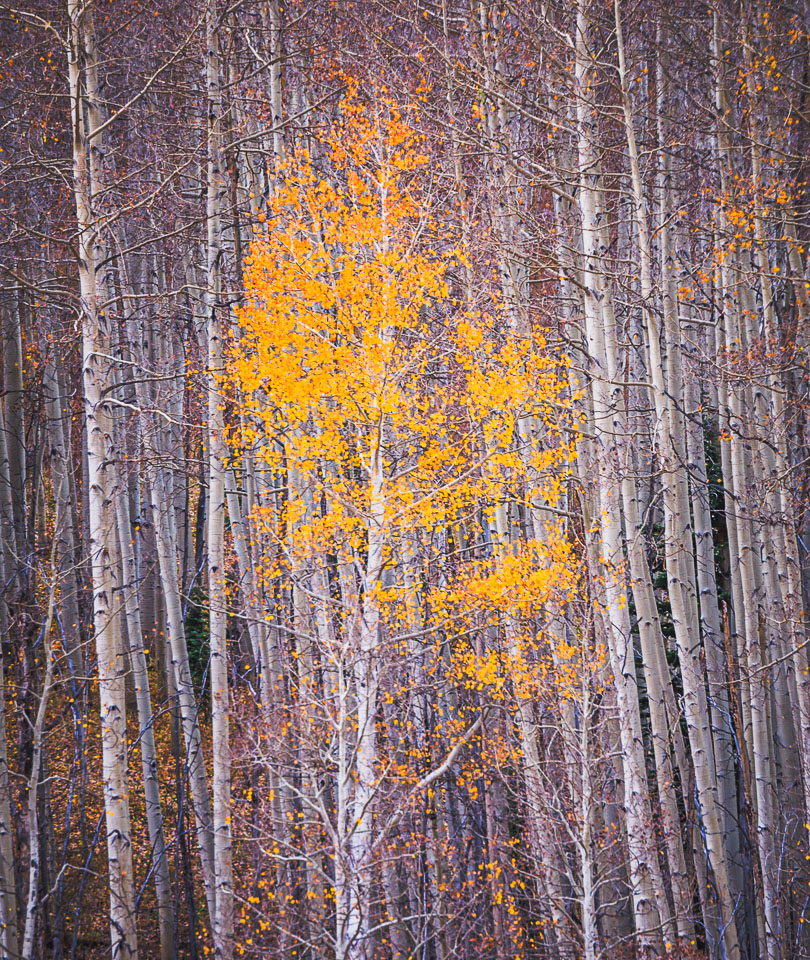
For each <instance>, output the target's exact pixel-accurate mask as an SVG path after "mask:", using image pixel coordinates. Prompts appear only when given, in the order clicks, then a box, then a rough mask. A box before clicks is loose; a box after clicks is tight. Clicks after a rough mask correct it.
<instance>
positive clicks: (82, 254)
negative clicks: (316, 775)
mask: <svg viewBox="0 0 810 960" xmlns="http://www.w3.org/2000/svg"><path fill="white" fill-rule="evenodd" d="M91 15H92V10H91V8H89V7H84V6H82V5H80V4H79V3H77V2H75V0H69V2H68V17H69V38H68V49H67V53H68V77H69V86H70V105H71V116H72V126H73V131H72V132H73V190H74V194H75V201H76V217H77V221H78V228H79V233H78V258H79V281H80V290H81V301H82V303H81V307H82V318H81V324H82V385H83V396H84V409H85V423H86V431H87V471H88V477H87V479H88V486H87V501H88V526H89V554H90V562H91V570H92V583H93V622H94V628H95V640H96V651H97V655H98V678H99V680H98V683H99V694H100V706H101V725H102V731H101V753H102V768H103V777H104V807H105V818H106V827H107V859H108V864H109V888H110V938H111V943H112V954H113V957H115V958H116V960H135V958H137V955H138V944H137V936H136V931H135V909H134V901H135V890H134V876H133V866H132V849H131V833H130V807H129V775H128V750H127V730H126V700H125V676H126V666H125V662H124V656H123V651H122V650H121V641H120V629H119V624H118V620H117V613H116V611H115V609H114V606H113V604H114V599H113V589H114V585H115V583H114V571H115V567H116V553H117V546H116V544H115V542H114V530H115V526H114V523H113V520H112V517H111V515H110V503H111V498H112V494H113V486H114V477H111V475H110V474H111V471H110V468H109V464H110V463H111V458H110V456H109V451H108V443H109V438H110V437H111V435H112V424H111V421H110V415H109V411H108V410H107V408H106V405H105V403H104V399H103V397H104V391H105V390H106V388H107V387H108V386H109V366H108V361H107V360H106V359H105V358H106V357H107V356H108V349H107V343H106V337H105V332H104V326H103V324H104V323H105V320H104V314H103V311H102V310H101V309H100V307H99V303H98V297H97V292H98V286H97V284H98V278H97V271H98V270H99V269H100V264H101V263H102V261H103V257H104V252H103V246H102V241H101V236H100V233H99V227H98V220H97V217H98V211H97V210H96V209H94V202H95V201H96V198H97V194H98V192H99V189H100V183H99V170H100V168H101V167H102V166H103V155H102V138H101V134H97V133H95V131H96V130H98V129H99V127H100V112H99V108H98V103H97V101H96V99H95V98H96V96H97V83H96V78H95V69H96V67H95V64H96V59H95V57H96V55H95V42H94V38H93V32H92V21H91V19H90V18H91ZM82 61H84V69H83V68H82Z"/></svg>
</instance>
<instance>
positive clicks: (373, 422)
mask: <svg viewBox="0 0 810 960" xmlns="http://www.w3.org/2000/svg"><path fill="white" fill-rule="evenodd" d="M322 146H323V151H322V155H321V159H320V161H319V163H318V164H317V165H316V163H315V162H314V160H313V159H312V157H311V156H309V155H308V154H306V153H304V152H298V153H297V154H296V155H295V156H294V157H293V158H292V160H291V161H290V162H289V164H288V165H287V167H286V169H285V170H284V171H283V174H282V180H281V182H280V184H279V186H278V189H277V191H276V193H275V196H274V197H273V199H272V200H271V202H270V204H269V210H268V211H267V213H266V214H264V215H262V217H261V219H262V221H263V223H262V224H261V225H260V226H259V227H258V229H257V232H256V236H255V239H254V241H253V244H252V246H251V250H250V255H249V257H248V259H247V263H246V271H245V282H246V289H247V295H248V302H247V305H246V306H245V307H244V308H243V309H242V310H241V311H240V314H239V329H240V334H239V337H238V338H237V339H235V341H234V343H233V346H232V351H231V356H230V362H229V377H230V380H231V385H232V387H233V388H234V389H235V390H236V392H237V394H238V397H239V403H240V411H241V412H242V414H243V416H242V427H241V431H240V435H239V438H238V443H239V444H241V445H242V447H243V448H247V447H249V448H251V449H252V450H253V451H254V455H255V456H256V457H257V458H258V460H259V461H260V462H261V470H262V471H264V472H265V473H266V474H268V475H272V476H274V477H281V478H283V487H284V496H283V498H281V499H279V498H278V497H276V498H275V499H274V500H272V502H271V501H267V502H265V503H264V504H260V505H259V508H258V509H257V511H256V514H257V515H256V516H254V518H253V520H254V522H255V523H256V524H257V525H259V526H261V527H262V529H263V531H264V534H265V542H271V541H272V542H274V543H275V544H276V546H277V550H276V551H274V559H273V560H272V561H270V560H269V559H268V560H267V562H266V564H265V568H266V576H267V578H268V579H269V580H276V581H278V582H280V583H283V584H285V585H287V586H288V587H289V589H290V590H291V593H292V597H293V601H292V609H293V614H292V616H293V620H294V632H295V636H296V644H297V660H298V675H297V678H296V685H297V696H298V701H299V702H298V705H297V706H298V709H299V711H300V713H302V714H303V715H305V716H306V717H307V722H309V723H311V724H314V726H315V728H317V730H318V741H319V743H320V752H321V759H322V761H325V762H326V764H327V766H328V767H330V768H331V774H332V776H331V777H330V781H331V785H330V786H329V788H328V789H327V788H326V787H323V786H321V787H320V788H318V789H317V790H315V791H314V793H313V795H312V796H310V797H309V798H308V799H305V800H304V804H305V806H307V805H308V806H309V807H310V808H311V809H312V810H317V811H320V813H321V814H322V819H323V821H324V822H323V823H322V829H323V830H324V834H325V835H326V836H328V838H329V842H330V843H331V847H332V855H331V856H332V862H333V870H334V875H333V876H332V875H326V876H323V877H322V879H323V881H324V883H325V886H326V888H327V890H326V898H327V899H331V897H332V895H334V910H335V942H334V946H335V950H336V955H337V957H339V958H344V957H365V956H368V955H370V951H371V947H372V944H373V942H374V937H375V930H374V924H375V917H376V916H377V915H378V914H379V909H378V906H379V904H377V905H375V903H374V901H373V897H372V890H371V886H372V864H373V863H374V861H375V858H377V857H378V856H379V854H380V851H381V849H382V848H383V846H384V845H385V843H386V842H387V840H388V838H389V837H390V834H391V831H392V829H393V827H394V825H395V824H396V823H398V822H399V819H400V818H401V816H402V810H403V809H404V807H405V806H407V802H408V799H409V798H413V797H415V796H416V795H418V794H419V793H420V792H421V791H424V790H425V789H427V788H428V787H429V785H430V783H432V782H434V781H435V780H437V779H439V777H441V776H442V774H443V773H444V772H445V771H446V769H447V768H448V766H449V764H450V763H451V762H452V760H453V759H454V758H455V756H456V755H457V754H458V753H459V752H460V751H461V749H462V748H463V747H464V746H465V745H466V744H468V743H470V742H472V740H473V737H474V734H475V732H476V730H477V729H478V726H479V723H480V717H479V718H476V717H475V715H474V711H473V712H468V714H467V715H466V716H465V715H464V714H463V713H461V714H460V715H459V716H458V717H455V718H453V720H454V722H455V727H454V732H453V733H452V734H451V735H450V736H449V738H448V745H447V751H446V754H445V756H444V757H443V758H440V760H439V761H438V762H437V763H434V764H433V766H432V767H431V768H430V769H429V770H427V771H425V770H422V771H419V770H418V769H415V770H414V771H412V774H411V775H410V777H409V774H408V772H407V771H403V770H402V769H401V768H399V767H396V766H395V765H394V763H393V759H394V758H393V756H392V755H391V750H390V742H391V738H390V737H388V736H387V735H386V736H381V731H380V724H381V722H382V716H381V704H380V696H381V688H382V685H383V683H384V678H385V677H386V675H390V673H391V671H392V670H393V669H396V664H397V663H401V662H403V661H405V660H407V658H408V656H409V655H410V653H411V652H412V651H413V650H414V649H415V647H414V644H415V643H418V644H421V645H422V646H423V647H424V644H426V643H430V638H431V637H432V636H437V635H438V634H437V631H439V630H443V631H447V630H451V631H457V630H458V627H459V624H460V622H461V621H462V620H464V619H465V618H466V617H468V615H469V608H468V605H467V604H465V603H460V602H458V601H457V600H452V601H448V602H447V603H446V604H445V605H444V607H443V608H442V606H441V605H439V606H437V607H436V609H435V611H434V612H433V614H432V616H428V617H427V619H426V617H425V612H424V610H423V609H420V601H419V597H418V593H419V591H418V584H417V580H418V576H417V573H416V570H417V562H416V556H417V554H418V551H419V543H420V534H422V533H425V532H428V533H429V532H432V531H434V530H437V529H447V528H450V527H451V526H453V525H454V524H458V523H460V522H461V523H464V524H467V525H472V526H473V527H475V528H476V529H478V530H479V531H480V530H484V529H485V528H486V527H487V524H492V523H494V517H495V514H496V513H497V511H499V510H503V508H504V504H507V503H508V502H512V503H513V504H518V505H522V508H523V509H530V508H531V505H532V504H534V503H536V502H537V501H538V500H543V502H545V503H549V502H552V501H554V500H555V499H556V497H557V493H558V486H559V483H560V478H561V477H562V476H563V475H564V472H565V464H566V462H567V460H568V457H569V453H570V451H569V448H568V445H567V443H566V442H565V441H564V439H563V437H562V435H561V434H560V433H559V429H558V426H557V423H558V419H559V418H558V414H557V412H556V411H557V408H558V407H559V406H560V405H562V404H563V394H564V380H563V379H562V378H560V376H559V369H560V358H555V357H552V356H550V355H549V353H548V351H547V350H546V349H545V345H544V341H543V340H542V338H541V337H540V336H539V334H538V335H535V334H533V333H530V334H527V335H524V336H522V337H518V336H517V335H515V334H510V333H509V332H508V327H507V326H506V325H505V324H504V323H502V321H501V319H500V311H499V309H498V304H497V303H493V304H492V310H491V312H490V313H489V314H482V313H480V312H476V313H472V312H470V311H469V310H465V309H463V308H462V307H461V305H460V303H459V301H458V300H457V299H456V298H454V296H453V295H452V285H451V280H450V278H451V274H452V270H453V268H454V266H455V265H457V264H458V263H459V261H460V259H461V255H460V254H459V253H458V251H457V250H456V249H455V248H454V245H453V242H452V237H451V236H450V235H449V233H446V232H445V231H444V230H443V228H442V227H441V226H440V224H441V223H442V217H441V210H440V209H438V208H437V203H436V201H435V199H434V197H433V196H432V194H431V190H430V177H429V172H428V165H427V158H426V157H425V156H424V155H423V153H422V152H421V142H420V137H419V135H418V134H417V133H416V131H415V129H414V126H413V118H412V117H407V116H406V114H405V112H404V111H403V110H401V109H400V108H399V107H398V106H397V105H396V104H394V103H392V102H390V101H386V100H383V101H382V102H381V103H380V104H379V105H378V106H377V107H376V108H374V109H373V110H371V109H367V108H365V107H364V106H362V105H361V104H360V102H359V101H358V100H357V99H356V98H355V97H351V98H349V99H347V100H346V101H345V102H344V103H343V105H342V109H341V112H340V116H339V119H338V120H337V121H336V122H335V123H334V125H333V126H332V128H331V130H330V131H329V133H328V135H327V136H326V138H325V141H324V143H323V145H322ZM519 421H529V422H531V424H533V428H532V429H531V430H529V431H528V432H527V431H526V430H521V431H519V430H518V422H519ZM552 539H553V538H552ZM492 549H494V551H495V553H494V554H492V556H491V558H490V561H489V562H488V563H487V564H486V565H485V566H482V567H480V569H479V568H476V570H471V572H470V574H469V576H467V577H466V580H465V590H464V591H463V592H464V595H465V596H469V591H470V589H474V588H472V587H471V583H470V577H475V576H478V578H479V580H480V585H479V589H480V590H481V591H484V592H485V593H486V592H487V591H491V590H492V589H497V590H507V591H508V585H507V584H503V585H495V582H494V580H493V579H492V578H493V577H494V576H496V574H495V572H494V571H495V570H496V569H497V568H498V566H499V561H498V559H497V558H498V555H499V554H500V555H501V559H502V561H503V563H504V564H505V565H504V566H503V576H505V577H507V578H511V579H513V580H525V581H526V584H525V587H524V589H522V590H519V591H518V594H519V595H520V597H525V596H526V594H527V593H531V592H532V589H533V588H534V589H535V594H536V595H537V596H539V594H538V593H537V591H539V592H540V593H542V595H543V596H547V595H548V592H549V581H550V580H553V579H554V578H555V577H556V578H559V579H560V582H561V583H562V582H563V580H564V579H565V570H566V568H567V564H568V559H569V558H568V555H567V553H566V552H565V551H564V550H561V549H558V547H557V546H555V545H554V543H550V542H546V543H544V544H542V545H541V544H539V543H538V542H535V541H534V540H533V538H532V537H528V538H527V539H526V541H525V542H524V543H522V545H521V546H520V547H519V549H515V548H513V547H511V546H509V545H508V544H506V543H499V542H496V543H495V544H494V546H493V548H492ZM490 552H491V551H490ZM507 554H509V559H508V562H507V556H506V555H507ZM451 595H452V592H451V594H448V596H451ZM458 595H459V596H460V595H461V594H458ZM521 602H524V601H523V600H520V599H519V600H518V601H516V603H517V606H518V607H519V605H520V603H521ZM515 613H519V610H517V609H516V611H515ZM405 673H406V674H407V670H406V671H405ZM392 771H394V772H395V774H396V777H397V778H398V781H399V783H400V786H402V785H403V783H404V784H405V787H406V789H405V792H404V793H402V792H401V793H400V800H399V802H398V803H397V804H393V805H392V804H391V803H388V804H387V805H385V807H383V805H382V797H383V795H384V794H385V791H386V790H387V788H388V783H389V781H390V780H391V778H392V777H393V776H394V772H392ZM378 925H379V921H378Z"/></svg>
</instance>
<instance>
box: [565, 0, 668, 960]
mask: <svg viewBox="0 0 810 960" xmlns="http://www.w3.org/2000/svg"><path fill="white" fill-rule="evenodd" d="M589 33H590V27H589V21H588V12H587V0H578V4H577V11H576V39H575V50H574V53H575V76H576V83H577V128H578V129H577V135H578V140H577V146H578V162H579V187H580V207H581V215H582V249H583V270H582V281H583V288H584V290H583V297H584V319H585V331H586V342H587V349H588V354H589V357H590V362H591V370H590V373H591V390H592V394H593V418H594V422H593V430H594V433H595V434H596V436H597V442H598V443H599V446H600V447H601V449H600V450H599V451H598V460H597V469H598V474H597V489H598V497H599V512H600V517H599V525H600V530H601V540H602V543H601V552H602V566H603V571H604V590H605V599H606V604H607V611H606V612H607V619H608V621H609V624H610V631H609V636H608V647H609V655H610V663H611V668H612V671H613V682H614V685H615V689H616V697H617V702H618V706H619V718H620V720H619V722H620V733H621V745H622V767H623V773H624V805H625V818H626V825H627V848H628V859H629V864H628V867H629V875H630V886H631V896H632V903H633V916H634V921H635V927H636V934H637V937H638V945H639V949H640V951H641V953H642V955H644V956H655V955H656V954H657V953H660V952H661V950H662V949H663V943H662V939H661V925H662V923H665V922H667V920H668V918H667V917H666V912H667V909H668V908H667V907H666V897H665V895H664V886H663V881H662V878H661V877H660V869H659V866H658V859H657V858H658V851H657V844H656V843H655V841H654V838H653V835H652V823H651V810H650V805H649V800H648V794H649V791H648V787H647V782H646V773H645V763H644V748H643V739H642V730H641V716H640V712H639V704H638V689H637V682H636V675H635V660H634V655H633V644H632V637H631V633H630V616H629V612H628V609H627V596H626V586H625V573H624V557H623V551H622V541H621V515H620V505H619V499H618V490H617V489H616V478H617V476H618V473H619V467H618V463H617V462H616V452H615V445H614V444H615V440H614V438H615V437H616V436H617V435H620V434H621V432H622V429H623V428H622V427H621V426H619V427H617V426H616V424H615V422H614V420H615V415H616V410H615V407H616V404H615V400H614V398H613V396H612V391H611V386H610V379H611V373H612V372H611V371H610V370H609V369H608V357H607V353H606V350H605V339H606V337H610V336H612V335H613V331H612V330H603V327H602V324H603V316H602V309H601V301H602V299H603V290H602V288H603V279H602V277H601V276H600V271H601V269H602V264H601V256H600V252H599V251H600V238H599V234H600V229H599V223H598V214H597V202H596V197H595V194H596V193H597V192H598V190H599V184H598V160H597V157H596V153H595V149H594V145H593V137H592V129H591V128H592V125H593V115H592V99H593V98H592V92H591V91H592V80H593V77H592V74H591V69H592V64H591V55H590V51H589Z"/></svg>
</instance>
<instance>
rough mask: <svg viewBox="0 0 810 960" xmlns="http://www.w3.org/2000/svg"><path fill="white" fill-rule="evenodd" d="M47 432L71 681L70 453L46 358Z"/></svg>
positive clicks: (75, 587) (59, 396)
mask: <svg viewBox="0 0 810 960" xmlns="http://www.w3.org/2000/svg"><path fill="white" fill-rule="evenodd" d="M43 387H44V400H45V417H46V430H47V435H48V446H49V459H50V468H51V485H52V488H53V496H54V501H55V507H56V514H57V515H58V516H59V517H60V522H59V524H58V526H57V527H56V529H55V530H54V536H55V537H57V545H56V564H57V570H58V574H59V618H60V625H61V628H62V637H63V643H64V647H65V653H66V655H67V660H68V672H69V674H70V677H71V681H73V682H75V680H74V678H75V677H76V676H77V674H79V673H80V672H81V669H82V651H81V630H80V623H79V579H78V576H77V571H76V532H75V526H74V519H73V504H72V502H71V489H70V463H71V454H70V450H69V449H68V446H67V439H66V437H65V429H64V423H65V420H66V418H68V417H69V414H68V412H67V410H66V409H65V408H64V406H63V404H65V403H66V402H67V401H66V398H65V397H64V395H63V392H62V389H61V386H60V382H59V375H58V371H57V367H56V363H55V360H54V358H53V357H52V356H48V357H47V358H46V360H45V369H44V372H43Z"/></svg>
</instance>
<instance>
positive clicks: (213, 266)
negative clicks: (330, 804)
mask: <svg viewBox="0 0 810 960" xmlns="http://www.w3.org/2000/svg"><path fill="white" fill-rule="evenodd" d="M219 29H220V20H219V14H218V12H217V3H216V0H207V2H206V8H205V37H206V61H205V68H206V74H205V76H206V90H207V95H208V140H207V144H208V164H207V190H208V196H207V207H206V218H207V237H208V245H207V261H206V262H207V271H208V273H207V283H206V292H205V304H206V314H207V323H208V372H207V378H208V498H209V500H208V503H209V512H208V609H209V612H210V631H209V636H210V651H211V736H212V739H213V754H214V776H213V795H214V803H213V832H214V897H215V906H216V911H215V914H214V918H213V933H214V955H215V957H216V958H217V960H230V958H231V957H232V956H233V865H232V849H231V745H230V698H229V691H228V637H227V630H228V609H227V604H228V597H227V590H226V585H225V577H226V569H225V457H226V455H227V451H226V447H225V414H224V409H223V400H222V397H221V391H220V385H219V377H220V376H221V375H222V371H223V366H224V361H223V332H224V330H225V327H226V325H225V324H224V323H223V318H222V313H223V305H222V303H221V299H222V296H221V287H222V283H221V277H222V257H223V244H222V197H223V194H224V192H225V171H224V169H223V168H224V164H223V149H222V147H223V144H222V92H221V89H220V81H219V67H220V64H219Z"/></svg>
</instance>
